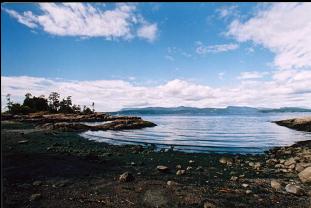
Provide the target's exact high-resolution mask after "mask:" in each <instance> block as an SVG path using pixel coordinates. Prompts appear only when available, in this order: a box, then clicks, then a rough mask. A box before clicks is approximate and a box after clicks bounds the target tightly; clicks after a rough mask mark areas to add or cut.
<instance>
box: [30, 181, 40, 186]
mask: <svg viewBox="0 0 311 208" xmlns="http://www.w3.org/2000/svg"><path fill="white" fill-rule="evenodd" d="M41 184H42V181H34V182H33V183H32V185H34V186H40V185H41Z"/></svg>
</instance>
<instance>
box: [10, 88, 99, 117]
mask: <svg viewBox="0 0 311 208" xmlns="http://www.w3.org/2000/svg"><path fill="white" fill-rule="evenodd" d="M6 98H7V109H8V110H7V112H8V113H12V114H28V113H35V112H40V111H48V112H49V113H75V114H91V113H94V112H95V108H94V107H95V103H94V102H93V103H92V109H90V108H89V107H87V106H85V105H84V106H83V108H81V106H80V105H75V104H72V100H71V96H67V97H66V98H63V99H62V100H60V94H59V93H57V92H52V93H51V94H50V95H49V97H48V98H45V96H44V95H41V96H39V97H36V96H32V95H31V94H30V93H27V94H26V95H25V99H24V101H23V104H20V103H14V102H12V100H11V95H10V94H7V96H6Z"/></svg>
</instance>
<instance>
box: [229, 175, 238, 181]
mask: <svg viewBox="0 0 311 208" xmlns="http://www.w3.org/2000/svg"><path fill="white" fill-rule="evenodd" d="M230 180H231V181H236V180H238V177H236V176H231V178H230Z"/></svg>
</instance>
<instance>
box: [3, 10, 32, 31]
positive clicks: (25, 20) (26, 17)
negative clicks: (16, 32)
mask: <svg viewBox="0 0 311 208" xmlns="http://www.w3.org/2000/svg"><path fill="white" fill-rule="evenodd" d="M4 11H6V12H7V13H8V14H9V15H10V16H11V17H14V18H15V19H17V21H18V22H19V23H21V24H24V25H26V26H27V27H30V28H35V27H37V24H35V23H34V22H35V17H34V16H33V15H32V12H24V13H23V14H22V15H20V14H19V13H18V12H16V11H14V10H9V9H4Z"/></svg>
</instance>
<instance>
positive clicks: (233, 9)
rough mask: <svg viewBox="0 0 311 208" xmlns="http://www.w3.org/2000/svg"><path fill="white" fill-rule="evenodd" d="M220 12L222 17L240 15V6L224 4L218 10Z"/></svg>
mask: <svg viewBox="0 0 311 208" xmlns="http://www.w3.org/2000/svg"><path fill="white" fill-rule="evenodd" d="M216 12H217V13H218V16H219V17H220V18H222V19H224V18H227V17H229V16H238V14H239V12H238V6H236V5H232V6H223V7H221V8H219V9H217V10H216Z"/></svg>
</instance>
